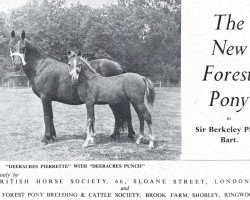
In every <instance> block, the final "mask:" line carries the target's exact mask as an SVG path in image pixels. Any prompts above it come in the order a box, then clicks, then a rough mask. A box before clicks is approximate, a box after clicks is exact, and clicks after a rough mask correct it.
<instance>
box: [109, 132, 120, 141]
mask: <svg viewBox="0 0 250 200" xmlns="http://www.w3.org/2000/svg"><path fill="white" fill-rule="evenodd" d="M110 137H111V138H112V139H113V140H119V139H120V134H118V133H113V134H112V135H110Z"/></svg>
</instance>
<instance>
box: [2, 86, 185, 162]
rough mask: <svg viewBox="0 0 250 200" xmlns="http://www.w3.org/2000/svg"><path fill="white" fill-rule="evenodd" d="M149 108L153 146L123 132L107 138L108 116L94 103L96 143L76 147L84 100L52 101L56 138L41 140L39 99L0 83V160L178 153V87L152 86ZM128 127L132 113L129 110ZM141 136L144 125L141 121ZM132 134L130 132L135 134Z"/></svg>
mask: <svg viewBox="0 0 250 200" xmlns="http://www.w3.org/2000/svg"><path fill="white" fill-rule="evenodd" d="M156 92H157V96H156V101H155V104H154V107H153V109H150V110H151V114H152V120H153V131H154V133H155V137H156V139H157V147H156V148H155V149H152V150H148V146H147V144H141V145H136V144H135V143H134V142H131V141H129V140H127V133H123V134H122V135H121V138H120V140H119V141H114V140H111V139H110V137H109V135H110V134H111V133H112V131H113V126H114V118H113V114H112V112H111V110H110V108H109V107H108V106H106V105H105V106H96V107H95V112H96V123H95V128H96V136H95V141H96V144H95V145H94V146H91V147H88V148H86V149H82V144H83V141H84V138H85V133H84V132H85V127H86V110H85V106H84V105H80V106H70V105H65V104H61V103H57V102H53V110H54V123H55V129H56V132H57V140H56V141H55V142H54V143H51V144H48V145H44V144H43V143H41V142H40V141H41V139H42V137H43V135H44V123H43V112H42V104H41V102H40V99H39V98H37V97H36V96H35V94H33V92H32V91H31V89H30V88H29V89H13V88H0V138H1V139H0V150H1V154H0V160H12V161H15V160H19V161H20V160H22V161H26V160H44V161H50V160H51V161H55V160H179V159H180V155H181V111H180V88H166V89H158V90H157V91H156ZM132 114H133V126H134V129H135V131H136V133H138V130H139V123H138V118H137V116H136V114H135V112H134V110H133V109H132ZM145 130H146V132H145V133H146V135H147V133H148V132H147V127H146V126H145ZM137 136H138V134H137V135H136V137H137Z"/></svg>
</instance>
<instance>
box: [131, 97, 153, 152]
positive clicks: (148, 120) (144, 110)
mask: <svg viewBox="0 0 250 200" xmlns="http://www.w3.org/2000/svg"><path fill="white" fill-rule="evenodd" d="M135 106H136V109H138V112H139V113H140V114H141V115H142V116H143V119H144V120H145V121H146V123H147V124H148V129H149V147H148V148H149V149H152V148H154V140H155V137H154V134H153V132H152V119H151V114H150V113H149V111H148V109H147V108H146V106H145V104H144V102H142V103H140V104H136V105H135Z"/></svg>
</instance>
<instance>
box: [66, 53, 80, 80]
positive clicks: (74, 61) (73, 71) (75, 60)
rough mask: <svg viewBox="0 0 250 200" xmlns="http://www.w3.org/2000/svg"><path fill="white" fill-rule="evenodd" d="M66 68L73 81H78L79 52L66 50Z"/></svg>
mask: <svg viewBox="0 0 250 200" xmlns="http://www.w3.org/2000/svg"><path fill="white" fill-rule="evenodd" d="M67 56H68V70H69V74H70V75H71V77H72V81H73V83H76V82H78V79H79V73H80V71H81V62H80V60H79V57H80V56H81V53H78V54H77V53H75V52H74V51H70V50H69V51H68V52H67Z"/></svg>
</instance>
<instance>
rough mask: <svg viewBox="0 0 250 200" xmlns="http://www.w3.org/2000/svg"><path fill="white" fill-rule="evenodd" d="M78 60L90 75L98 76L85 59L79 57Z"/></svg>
mask: <svg viewBox="0 0 250 200" xmlns="http://www.w3.org/2000/svg"><path fill="white" fill-rule="evenodd" d="M79 59H80V61H81V62H82V63H83V64H84V65H85V66H86V67H87V69H88V71H90V72H91V73H92V74H96V75H98V73H97V72H96V70H95V69H94V68H93V67H91V66H90V64H89V61H88V60H87V59H85V58H83V57H82V56H79Z"/></svg>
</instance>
